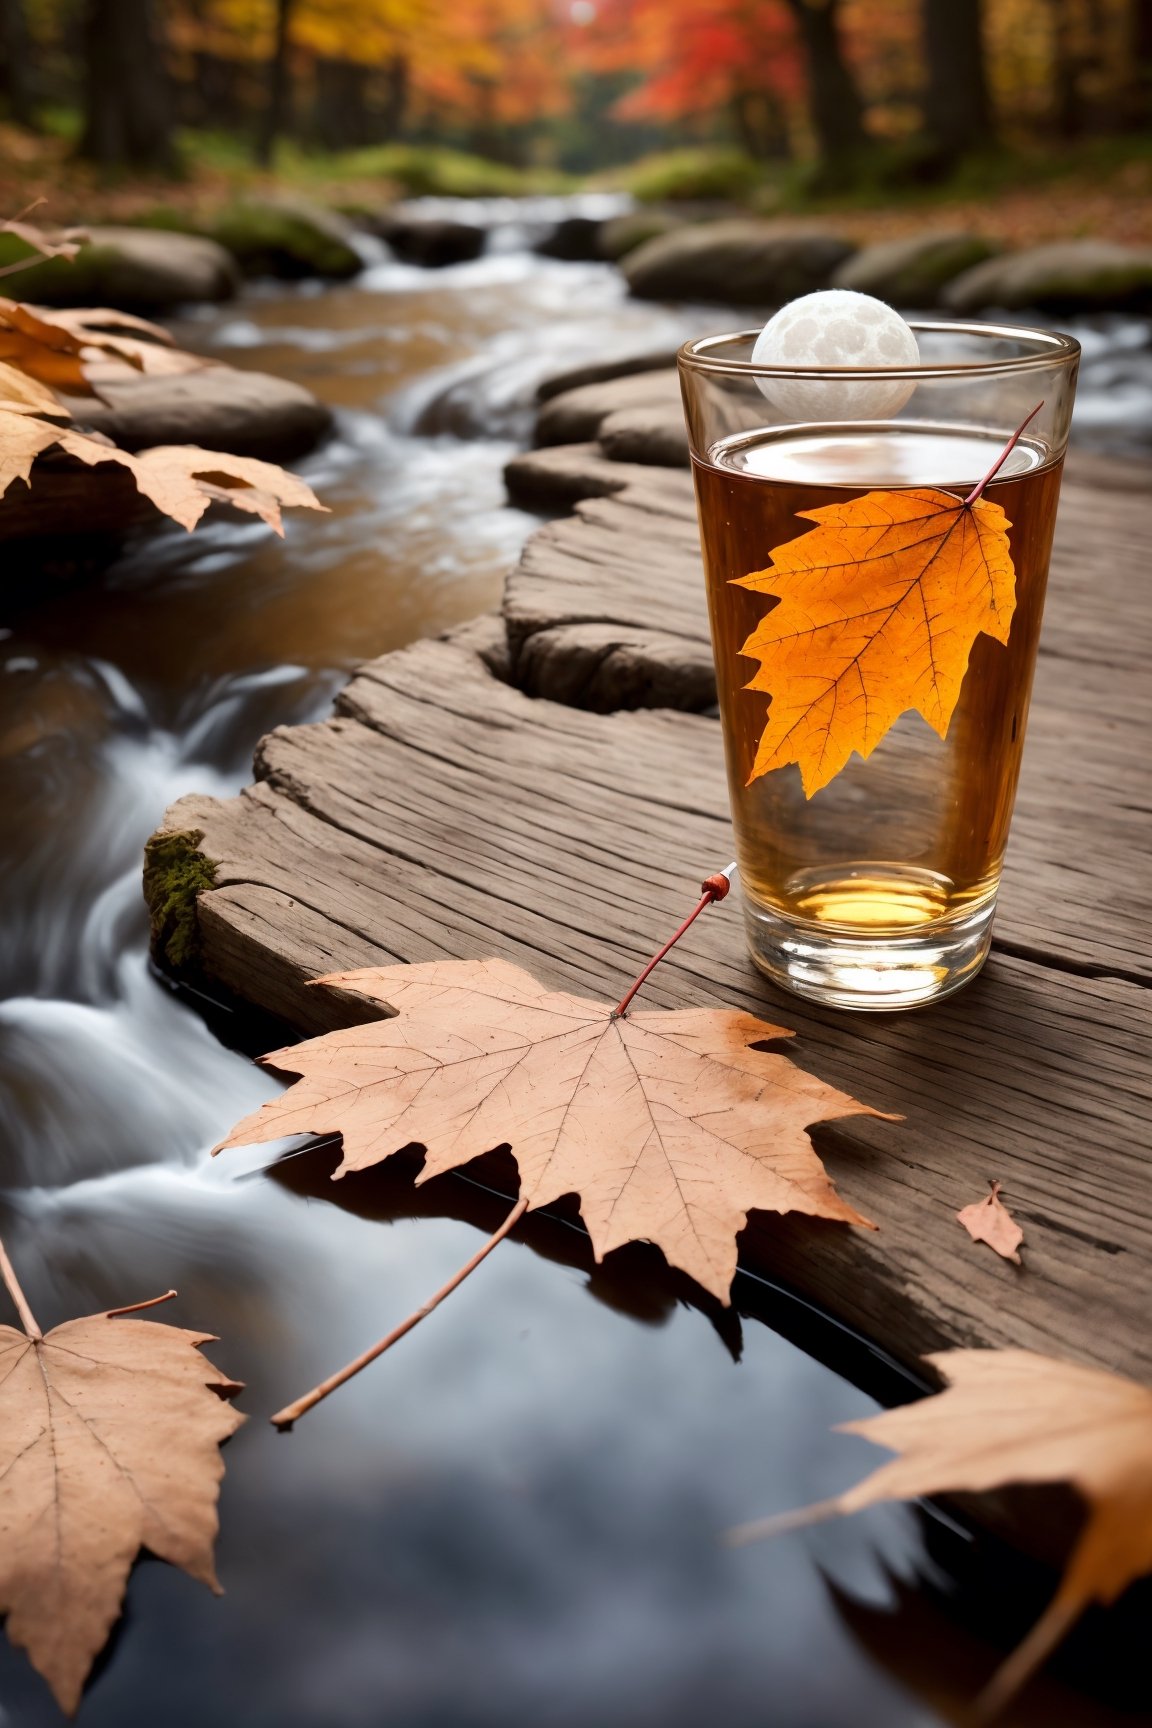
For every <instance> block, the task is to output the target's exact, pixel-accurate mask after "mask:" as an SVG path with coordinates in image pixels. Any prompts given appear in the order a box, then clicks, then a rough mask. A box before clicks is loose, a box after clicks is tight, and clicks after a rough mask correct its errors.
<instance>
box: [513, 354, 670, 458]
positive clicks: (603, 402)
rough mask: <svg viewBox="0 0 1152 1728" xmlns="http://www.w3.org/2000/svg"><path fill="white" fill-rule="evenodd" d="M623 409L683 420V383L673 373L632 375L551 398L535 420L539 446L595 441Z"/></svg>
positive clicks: (607, 380) (586, 386) (541, 408)
mask: <svg viewBox="0 0 1152 1728" xmlns="http://www.w3.org/2000/svg"><path fill="white" fill-rule="evenodd" d="M622 409H649V410H652V411H653V412H655V413H656V414H657V415H665V414H667V413H668V412H669V411H670V410H671V411H674V412H675V413H676V414H679V415H680V416H681V420H682V419H683V414H682V410H681V407H680V383H679V380H678V378H677V376H676V373H675V372H674V371H673V370H671V369H670V368H669V369H668V370H662V371H654V372H633V373H628V374H627V375H626V376H625V377H623V378H610V379H604V380H601V381H600V382H598V383H595V384H584V385H581V386H580V388H579V389H577V390H567V391H565V392H564V393H563V395H560V396H552V397H550V398H549V399H548V400H547V401H546V402H543V403H542V404H541V406H540V411H539V413H538V414H537V416H536V442H537V444H580V443H583V442H584V441H585V440H587V439H590V438H595V437H596V436H597V435H598V434H599V431H600V427H601V425H602V423H603V422H604V420H605V419H606V418H607V417H608V415H609V414H615V413H617V412H619V411H620V410H622Z"/></svg>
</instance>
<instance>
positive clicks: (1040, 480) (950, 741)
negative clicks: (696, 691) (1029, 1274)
mask: <svg viewBox="0 0 1152 1728" xmlns="http://www.w3.org/2000/svg"><path fill="white" fill-rule="evenodd" d="M1007 438H1008V434H1007V433H1006V434H1004V436H1003V437H1000V436H997V435H994V434H985V433H980V432H968V431H964V430H958V429H952V428H947V427H941V428H938V429H933V428H930V427H909V426H903V427H902V426H899V425H890V426H883V425H869V426H852V425H848V426H824V427H811V428H804V429H802V430H797V429H796V428H795V427H793V428H790V429H787V430H785V431H783V432H759V433H752V434H741V435H740V436H739V437H736V438H732V439H728V440H726V441H725V442H724V443H722V444H720V445H717V446H716V447H714V448H713V450H712V451H711V452H710V459H709V460H708V461H707V462H703V461H700V460H698V459H697V460H696V461H695V462H694V469H695V480H696V493H697V502H698V506H699V513H700V530H701V541H702V545H703V552H704V564H705V569H706V572H707V581H708V601H709V608H710V614H711V621H712V642H713V648H714V652H715V658H716V672H717V681H718V686H719V700H720V709H721V715H722V718H723V726H724V738H725V749H726V755H727V763H728V778H729V785H730V792H731V801H732V812H733V817H734V821H735V828H736V839H737V850H738V857H739V862H740V873H741V880H742V884H743V889H744V894H745V899H746V904H747V905H748V907H749V911H750V914H751V917H752V920H753V921H754V919H755V915H756V912H757V909H760V910H761V911H762V912H763V914H764V915H765V917H766V918H767V919H769V920H772V919H775V921H776V923H777V925H782V927H784V928H787V927H788V926H796V927H797V928H800V927H803V926H805V925H807V926H809V927H812V926H819V927H821V928H823V929H825V930H827V931H828V932H829V933H831V932H833V931H839V932H841V933H843V934H845V935H850V936H856V937H863V938H873V939H876V940H877V941H879V940H882V939H887V938H891V937H899V936H901V935H911V934H912V933H914V932H925V931H929V930H931V929H932V928H933V927H935V926H937V925H939V924H941V922H944V923H945V924H950V923H954V922H955V921H957V920H963V919H965V918H967V917H970V915H971V914H973V913H974V912H976V911H977V910H978V909H979V908H980V907H982V906H987V908H988V922H989V926H990V918H991V908H992V903H993V900H994V897H995V892H996V887H997V883H998V881H999V876H1000V868H1001V863H1002V860H1003V856H1004V849H1005V846H1006V844H1007V840H1008V827H1009V822H1010V820H1011V815H1012V805H1013V800H1014V798H1015V793H1016V781H1017V778H1018V775H1019V771H1020V757H1021V752H1022V749H1023V745H1024V728H1025V722H1026V720H1027V715H1028V699H1029V693H1030V689H1031V684H1032V671H1033V666H1034V663H1035V658H1036V644H1037V638H1038V636H1039V632H1040V620H1041V613H1042V610H1043V604H1044V589H1045V585H1046V581H1047V574H1048V557H1049V552H1050V550H1051V545H1052V532H1053V527H1054V524H1055V517H1056V501H1057V495H1058V492H1059V486H1060V463H1059V461H1052V460H1050V459H1049V457H1048V454H1047V452H1046V451H1045V450H1044V449H1043V447H1041V446H1039V445H1038V444H1032V443H1029V442H1028V441H1027V440H1024V441H1022V442H1021V444H1020V445H1018V446H1017V448H1016V449H1015V450H1014V451H1013V452H1012V455H1011V456H1010V457H1009V459H1008V461H1007V463H1006V464H1005V466H1004V468H1003V469H1002V470H1001V472H1000V475H999V476H998V477H997V479H996V480H994V481H993V482H992V483H991V485H990V486H989V487H988V490H987V492H986V494H985V496H987V497H988V498H990V499H994V500H995V501H996V502H997V503H998V504H1000V505H1001V506H1002V507H1003V509H1004V512H1005V514H1006V515H1007V517H1008V520H1009V521H1010V523H1011V524H1012V527H1011V530H1010V541H1011V549H1012V558H1013V563H1014V565H1015V570H1016V611H1015V614H1014V616H1013V619H1012V626H1011V632H1010V636H1009V641H1008V643H1007V646H1005V645H1003V644H1001V643H999V642H996V641H994V640H992V638H991V637H988V636H984V635H981V636H978V637H977V638H976V642H975V646H974V647H973V650H972V654H971V658H970V660H969V664H968V671H967V674H966V676H965V679H964V683H963V687H962V690H961V695H960V700H959V704H958V706H957V708H956V711H955V714H954V715H953V718H952V722H951V725H950V726H949V729H948V735H947V737H946V738H945V739H943V740H942V739H941V738H939V737H938V735H937V734H936V733H935V732H934V731H933V730H932V728H931V727H930V726H929V725H928V724H927V723H926V721H924V720H923V719H922V718H921V717H920V716H919V715H918V714H916V713H908V714H905V715H904V716H903V717H902V718H901V719H900V720H899V721H897V723H896V725H895V726H894V727H893V728H892V730H891V731H890V732H889V733H888V734H887V736H886V737H885V738H883V739H882V740H881V742H880V743H879V745H878V746H877V747H876V749H875V750H874V751H873V753H872V755H871V756H870V757H869V758H868V760H867V761H863V760H862V759H861V758H860V757H859V756H858V755H855V754H854V755H853V756H852V757H851V758H850V760H849V762H848V765H847V766H846V767H845V768H844V769H843V770H842V771H841V773H840V774H839V775H837V777H836V778H835V779H834V780H833V781H831V782H830V784H829V785H828V786H826V787H824V788H823V789H822V790H821V791H819V792H817V793H816V794H815V795H814V796H813V797H812V798H811V799H806V798H805V796H804V792H803V789H802V786H801V783H800V773H799V769H798V768H796V767H795V766H794V765H793V766H788V767H785V768H780V769H776V770H774V771H772V772H771V773H768V774H765V775H762V776H761V777H760V778H759V779H757V780H753V781H751V782H750V783H749V778H748V777H749V774H750V773H751V770H752V764H753V761H754V758H755V755H756V747H757V744H758V742H759V739H760V735H761V733H762V732H763V730H764V725H765V721H766V719H767V713H768V705H769V698H768V696H767V695H765V694H764V693H763V692H756V691H751V690H748V689H746V688H745V686H746V684H747V682H748V680H749V678H751V676H752V675H753V673H754V672H755V671H756V669H757V665H758V662H756V661H755V660H753V659H748V658H745V657H743V656H742V655H741V652H740V650H741V647H742V646H743V644H744V642H745V641H746V640H747V638H748V637H749V635H751V633H752V631H753V630H754V629H755V628H756V625H757V624H758V623H759V621H760V619H761V618H762V617H763V616H764V615H765V613H766V612H767V611H768V610H769V609H770V607H771V604H772V602H771V600H770V599H769V597H768V596H767V595H764V594H757V593H752V592H749V591H748V590H747V589H744V588H737V587H733V586H732V581H733V578H735V577H739V576H745V575H747V574H748V573H749V572H750V571H753V570H763V569H764V568H765V567H766V566H767V565H769V564H770V562H771V554H772V551H773V549H774V548H775V547H777V546H781V545H783V544H784V543H785V542H786V541H788V540H792V539H794V538H796V537H797V536H798V535H800V534H805V533H808V532H809V531H810V530H811V528H812V527H813V526H814V524H813V523H811V522H808V521H806V520H804V519H802V518H801V517H799V516H798V514H797V512H798V511H801V510H809V509H812V508H814V507H816V506H818V505H821V504H828V503H832V502H835V501H839V502H843V501H844V500H845V499H849V498H855V497H859V496H860V495H861V494H862V493H863V492H866V491H872V490H876V489H885V490H889V489H891V490H899V489H902V488H906V487H909V486H935V487H941V488H943V489H945V490H947V491H951V492H955V493H956V495H957V496H958V497H964V496H965V495H966V493H968V492H969V491H971V489H972V487H973V486H974V485H975V484H976V482H977V481H978V480H979V479H980V478H981V477H982V476H983V475H984V474H985V473H986V472H987V471H988V469H989V468H990V467H991V466H992V464H993V462H994V461H995V460H996V457H997V455H998V453H999V452H1000V451H1001V450H1003V448H1004V445H1005V443H1006V442H1007ZM830 475H834V476H835V477H836V483H835V484H829V482H828V476H830ZM752 945H753V952H754V954H755V955H757V958H758V959H759V960H760V961H761V963H762V964H765V969H766V970H769V971H772V970H773V967H772V965H771V964H767V963H766V962H765V959H764V956H763V954H757V941H756V937H755V934H753V943H752ZM986 946H987V938H986V936H985V937H984V939H983V947H982V948H980V950H979V954H978V957H977V959H976V960H975V962H974V964H975V965H978V964H979V961H980V960H982V959H983V952H984V949H986ZM974 953H975V950H974ZM792 981H793V982H794V980H792ZM960 981H962V980H957V982H960ZM908 988H909V1000H913V999H915V995H916V990H915V988H914V987H913V986H911V985H910V986H909V987H908ZM931 993H932V990H931V981H929V982H928V983H926V984H925V986H924V990H923V995H924V996H925V997H926V996H927V995H929V994H931ZM893 1005H897V1004H895V1003H894V1004H893Z"/></svg>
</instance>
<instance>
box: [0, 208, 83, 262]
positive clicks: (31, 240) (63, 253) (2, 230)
mask: <svg viewBox="0 0 1152 1728" xmlns="http://www.w3.org/2000/svg"><path fill="white" fill-rule="evenodd" d="M31 208H32V209H35V205H32V206H31ZM0 234H12V235H14V236H15V237H16V239H17V240H23V242H24V244H25V246H29V247H31V249H32V251H33V253H34V254H36V255H38V256H39V257H40V258H67V259H68V261H69V262H71V261H72V259H73V258H75V256H76V254H77V252H79V250H80V246H81V243H82V242H83V241H84V240H86V239H87V238H88V236H87V235H86V234H85V232H84V230H83V229H82V228H67V229H65V230H64V231H63V232H62V233H58V234H56V235H49V234H47V233H45V231H44V229H43V228H40V227H38V226H37V225H36V223H34V222H24V221H22V220H21V219H20V218H19V217H13V219H12V220H11V221H10V222H0ZM35 262H36V257H32V258H27V259H25V258H20V259H17V260H16V262H15V263H13V264H8V265H5V267H4V269H3V270H0V276H9V275H12V274H13V273H14V272H15V271H17V270H22V269H24V268H25V266H26V265H28V264H34V263H35Z"/></svg>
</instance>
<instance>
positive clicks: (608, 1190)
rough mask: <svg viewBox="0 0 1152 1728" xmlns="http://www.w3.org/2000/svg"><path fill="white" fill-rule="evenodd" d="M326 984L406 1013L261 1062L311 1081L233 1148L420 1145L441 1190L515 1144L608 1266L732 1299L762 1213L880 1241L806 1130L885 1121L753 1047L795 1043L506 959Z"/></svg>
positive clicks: (361, 1160)
mask: <svg viewBox="0 0 1152 1728" xmlns="http://www.w3.org/2000/svg"><path fill="white" fill-rule="evenodd" d="M316 982H317V983H318V984H324V985H331V986H335V987H337V988H339V989H342V990H345V991H351V992H354V993H355V994H356V995H358V996H361V997H367V998H369V999H370V1000H372V1001H375V1002H384V1003H387V1004H389V1005H390V1006H392V1007H394V1008H395V1009H396V1010H397V1012H396V1014H395V1016H394V1017H393V1018H390V1019H386V1020H373V1021H371V1022H370V1023H369V1024H367V1025H364V1026H356V1027H353V1028H352V1029H351V1030H349V1031H341V1032H330V1033H327V1034H326V1035H325V1036H323V1037H320V1038H313V1039H310V1040H308V1041H307V1042H306V1043H303V1044H295V1045H292V1046H290V1047H289V1048H288V1049H285V1050H277V1051H275V1052H273V1053H272V1054H271V1055H269V1056H266V1057H265V1058H264V1059H263V1060H264V1062H265V1063H266V1064H267V1065H268V1066H269V1067H271V1068H274V1069H276V1070H277V1071H278V1072H281V1073H285V1074H294V1075H299V1076H300V1078H299V1079H298V1080H297V1082H296V1084H295V1085H294V1086H292V1087H290V1088H289V1090H288V1091H287V1092H285V1093H283V1094H282V1095H281V1096H280V1097H279V1098H275V1099H272V1100H271V1101H270V1102H269V1103H267V1104H265V1105H263V1106H262V1107H261V1108H260V1109H259V1110H258V1111H256V1112H255V1113H254V1114H253V1115H251V1116H248V1117H246V1118H245V1120H244V1121H243V1122H241V1123H239V1124H238V1125H237V1127H236V1128H234V1129H233V1131H232V1133H231V1134H230V1135H229V1136H228V1138H227V1139H226V1140H225V1141H223V1142H222V1147H223V1146H245V1145H249V1144H252V1143H253V1142H257V1141H268V1140H277V1139H280V1138H281V1137H282V1136H284V1135H289V1134H339V1135H340V1136H341V1137H342V1139H343V1145H344V1157H343V1162H342V1163H341V1165H340V1167H339V1169H338V1170H337V1171H336V1175H337V1176H341V1175H344V1174H345V1173H346V1172H347V1171H349V1170H363V1169H365V1168H367V1167H368V1166H370V1165H373V1164H378V1163H379V1162H380V1161H381V1160H382V1159H384V1158H386V1157H388V1156H389V1154H390V1153H392V1152H398V1151H399V1150H400V1149H401V1148H402V1147H404V1146H408V1145H411V1144H419V1145H421V1146H424V1147H425V1148H426V1152H427V1157H426V1160H425V1164H424V1168H423V1171H422V1173H421V1175H420V1177H419V1178H418V1179H419V1180H420V1181H427V1180H428V1179H429V1178H430V1177H432V1176H438V1175H440V1174H441V1173H442V1172H443V1171H446V1170H453V1169H455V1168H457V1167H458V1166H459V1165H461V1164H466V1163H467V1162H468V1161H469V1160H470V1159H472V1158H476V1157H478V1156H479V1155H480V1154H481V1153H484V1152H489V1151H491V1150H492V1149H493V1148H495V1147H497V1146H502V1145H508V1146H510V1147H511V1150H512V1154H513V1156H514V1158H515V1160H516V1164H517V1167H518V1169H519V1172H520V1184H521V1188H520V1192H521V1198H524V1197H527V1198H528V1200H529V1203H530V1205H532V1206H544V1205H547V1204H548V1203H549V1202H551V1201H554V1200H557V1199H559V1198H560V1196H561V1195H563V1194H576V1195H578V1196H579V1199H580V1210H581V1213H582V1215H583V1218H584V1222H585V1224H586V1225H587V1228H588V1233H589V1236H590V1237H591V1240H592V1246H593V1249H594V1252H595V1254H596V1258H597V1259H598V1260H599V1259H602V1258H603V1256H604V1255H605V1254H607V1253H608V1252H609V1251H610V1250H611V1249H613V1248H617V1247H619V1246H621V1245H622V1244H623V1243H625V1242H632V1241H638V1240H643V1241H649V1242H654V1243H655V1244H656V1245H657V1246H658V1247H660V1248H661V1249H663V1251H664V1254H665V1255H666V1257H667V1259H668V1260H669V1261H670V1263H671V1264H672V1265H674V1266H678V1267H680V1268H681V1269H682V1270H683V1271H685V1272H687V1273H689V1274H690V1276H692V1277H693V1278H695V1279H696V1280H697V1281H698V1282H699V1283H700V1284H702V1285H703V1286H704V1288H705V1289H706V1290H709V1291H711V1292H712V1293H713V1295H715V1296H717V1297H718V1298H719V1299H720V1301H722V1302H727V1301H728V1300H729V1287H730V1285H731V1283H732V1278H733V1275H734V1273H735V1271H736V1257H737V1249H736V1237H737V1235H738V1233H739V1232H740V1230H742V1229H743V1227H744V1224H745V1221H746V1217H747V1214H748V1212H749V1211H751V1210H753V1209H755V1208H759V1209H762V1210H764V1211H769V1212H806V1213H809V1214H811V1215H813V1216H816V1217H821V1218H833V1219H839V1220H841V1221H843V1222H845V1223H849V1224H861V1225H868V1220H867V1219H866V1218H863V1217H862V1216H861V1214H860V1213H859V1212H857V1211H856V1210H855V1209H854V1208H853V1207H852V1206H849V1205H848V1204H847V1203H846V1202H845V1201H844V1200H842V1199H841V1198H840V1197H839V1195H838V1194H837V1193H836V1190H835V1188H834V1187H833V1185H832V1182H831V1180H830V1179H829V1177H828V1175H827V1173H826V1171H825V1169H824V1166H823V1165H822V1163H821V1162H820V1159H819V1158H818V1157H817V1155H816V1153H815V1151H814V1149H813V1147H812V1144H811V1141H810V1140H809V1138H808V1134H807V1132H806V1130H807V1129H808V1128H809V1127H810V1126H812V1125H813V1124H814V1123H817V1122H828V1121H832V1120H834V1119H835V1118H837V1117H842V1116H859V1115H868V1116H877V1115H880V1114H881V1112H879V1111H876V1110H872V1109H869V1107H868V1106H867V1105H864V1104H860V1103H858V1102H857V1101H856V1100H855V1099H854V1098H850V1097H848V1096H847V1095H846V1094H845V1093H843V1092H838V1091H837V1090H836V1089H835V1088H834V1087H832V1086H828V1085H825V1083H824V1082H823V1081H821V1080H817V1079H814V1078H813V1076H812V1075H810V1074H805V1073H804V1072H803V1071H802V1070H801V1069H799V1068H797V1067H795V1066H794V1065H793V1064H792V1063H791V1062H789V1061H788V1060H787V1058H786V1057H784V1056H781V1055H779V1054H776V1053H769V1052H765V1051H762V1050H756V1049H754V1048H752V1046H754V1045H755V1044H757V1043H762V1042H765V1041H768V1040H777V1039H780V1038H782V1037H790V1036H791V1034H790V1033H788V1032H785V1031H783V1030H782V1029H781V1028H780V1027H778V1026H770V1025H768V1024H767V1023H766V1022H765V1021H763V1020H757V1019H756V1018H755V1017H754V1016H753V1015H751V1014H745V1013H742V1012H739V1011H737V1010H735V1009H721V1008H688V1009H681V1010H678V1011H674V1012H663V1013H635V1012H632V1011H630V1012H629V1013H628V1014H626V1015H623V1016H621V1015H618V1014H617V1013H616V1012H615V1010H614V1009H613V1008H612V1007H611V1006H610V1005H609V1004H608V1003H604V1002H594V1001H590V1000H588V999H586V998H583V997H580V996H572V995H568V994H567V993H565V992H563V991H557V990H549V989H548V988H547V987H546V986H545V985H543V984H541V983H538V982H537V980H536V979H535V978H533V977H532V976H531V975H530V974H529V973H527V972H524V971H522V970H521V969H520V968H519V967H518V966H513V965H510V964H509V963H508V962H507V961H504V960H494V959H490V960H476V961H437V962H433V963H430V964H427V965H414V966H389V967H381V968H373V969H369V970H366V971H357V972H341V973H336V974H333V975H332V976H331V977H328V978H321V979H317V980H316ZM220 1149H222V1148H217V1150H220Z"/></svg>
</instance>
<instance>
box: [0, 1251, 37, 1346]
mask: <svg viewBox="0 0 1152 1728" xmlns="http://www.w3.org/2000/svg"><path fill="white" fill-rule="evenodd" d="M0 1278H3V1280H4V1284H5V1287H6V1289H7V1291H8V1294H9V1296H11V1298H12V1300H13V1302H14V1303H15V1304H16V1312H17V1314H19V1316H20V1324H21V1326H23V1328H24V1330H25V1332H27V1334H28V1336H29V1338H43V1336H44V1334H43V1332H41V1330H40V1327H39V1326H38V1325H37V1322H36V1316H35V1314H33V1312H32V1310H31V1308H29V1306H28V1298H27V1296H25V1294H24V1292H23V1290H21V1288H20V1280H19V1278H17V1276H16V1269H15V1267H14V1266H13V1265H12V1262H11V1260H9V1258H8V1250H7V1249H6V1248H5V1246H4V1244H3V1242H0Z"/></svg>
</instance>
